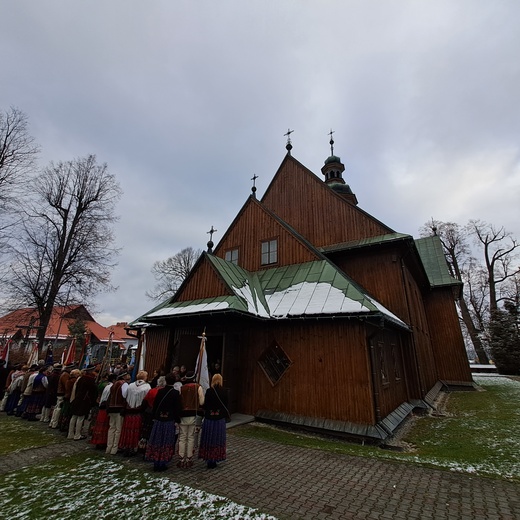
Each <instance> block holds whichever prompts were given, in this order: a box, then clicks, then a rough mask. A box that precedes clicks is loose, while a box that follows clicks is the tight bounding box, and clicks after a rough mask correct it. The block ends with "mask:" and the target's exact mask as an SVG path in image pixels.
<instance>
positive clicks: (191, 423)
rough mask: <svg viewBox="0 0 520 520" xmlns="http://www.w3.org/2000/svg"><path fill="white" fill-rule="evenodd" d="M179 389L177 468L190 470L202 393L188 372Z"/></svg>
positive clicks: (193, 375) (202, 398)
mask: <svg viewBox="0 0 520 520" xmlns="http://www.w3.org/2000/svg"><path fill="white" fill-rule="evenodd" d="M181 382H182V387H181V403H182V411H181V422H180V426H179V429H180V435H179V457H180V460H179V462H178V463H177V467H179V468H191V467H192V466H193V451H194V447H195V435H196V428H197V413H198V411H199V408H200V407H201V406H202V405H203V404H204V392H203V390H202V387H201V386H200V385H199V384H198V383H196V382H195V372H193V371H189V372H187V373H186V377H184V378H183V379H182V380H181Z"/></svg>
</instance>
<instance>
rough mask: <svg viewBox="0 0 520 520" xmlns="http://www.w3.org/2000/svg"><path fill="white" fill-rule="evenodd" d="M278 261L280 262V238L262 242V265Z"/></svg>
mask: <svg viewBox="0 0 520 520" xmlns="http://www.w3.org/2000/svg"><path fill="white" fill-rule="evenodd" d="M276 262H278V240H276V239H273V240H266V241H265V242H262V265H267V264H276Z"/></svg>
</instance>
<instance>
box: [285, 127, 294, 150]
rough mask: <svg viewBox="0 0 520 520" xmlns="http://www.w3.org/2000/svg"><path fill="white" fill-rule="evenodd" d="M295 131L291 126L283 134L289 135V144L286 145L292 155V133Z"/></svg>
mask: <svg viewBox="0 0 520 520" xmlns="http://www.w3.org/2000/svg"><path fill="white" fill-rule="evenodd" d="M293 132H294V130H291V129H290V128H288V129H287V133H286V134H283V135H286V136H287V144H286V145H285V149H286V150H287V153H288V154H289V155H291V150H292V144H291V134H292V133H293Z"/></svg>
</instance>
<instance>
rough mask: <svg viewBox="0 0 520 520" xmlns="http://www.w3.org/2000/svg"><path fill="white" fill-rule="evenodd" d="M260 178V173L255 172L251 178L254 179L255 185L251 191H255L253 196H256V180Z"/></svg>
mask: <svg viewBox="0 0 520 520" xmlns="http://www.w3.org/2000/svg"><path fill="white" fill-rule="evenodd" d="M256 179H258V175H257V174H256V173H255V174H254V175H253V177H252V178H251V180H252V181H253V187H252V188H251V192H252V193H253V197H254V198H256V184H255V181H256Z"/></svg>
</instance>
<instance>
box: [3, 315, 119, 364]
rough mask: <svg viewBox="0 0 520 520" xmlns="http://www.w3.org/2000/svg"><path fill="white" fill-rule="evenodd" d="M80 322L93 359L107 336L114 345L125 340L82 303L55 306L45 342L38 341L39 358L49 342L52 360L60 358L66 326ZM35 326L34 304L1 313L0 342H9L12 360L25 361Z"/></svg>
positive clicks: (102, 349)
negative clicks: (41, 343)
mask: <svg viewBox="0 0 520 520" xmlns="http://www.w3.org/2000/svg"><path fill="white" fill-rule="evenodd" d="M80 322H82V323H83V324H84V326H85V331H86V335H87V340H88V345H90V349H91V359H92V360H93V361H96V360H100V359H102V357H103V355H104V352H105V350H106V347H107V345H108V344H109V341H110V340H111V342H112V346H113V347H115V346H118V345H119V346H120V347H121V346H122V347H123V348H124V343H125V340H124V339H123V338H121V337H120V336H119V335H118V333H117V332H115V331H112V330H110V329H108V328H106V327H103V325H100V324H99V323H97V322H96V320H95V319H94V318H93V317H92V315H91V314H90V312H89V311H88V310H87V309H86V307H85V306H84V305H67V306H62V307H54V309H53V311H52V315H51V319H50V321H49V326H48V327H47V331H46V334H45V345H39V351H40V352H39V359H45V357H46V355H47V349H48V347H49V345H50V346H51V348H52V351H53V358H54V361H59V360H60V359H61V356H62V354H63V352H64V350H65V349H66V348H68V347H69V346H70V344H71V341H72V336H71V334H70V330H69V327H70V326H72V325H74V324H75V323H80ZM38 327H39V320H38V312H37V310H36V309H35V308H31V307H26V308H22V309H18V310H15V311H13V312H10V313H9V314H6V315H5V316H2V317H0V343H1V344H2V345H4V344H5V343H7V342H10V355H9V359H10V361H11V362H24V361H25V360H26V358H28V356H29V354H30V352H31V351H32V349H33V345H34V342H35V341H36V339H37V331H38ZM79 348H80V347H78V349H79ZM116 352H117V351H116ZM80 356H81V352H79V351H78V353H77V355H76V360H77V361H79V359H80Z"/></svg>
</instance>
